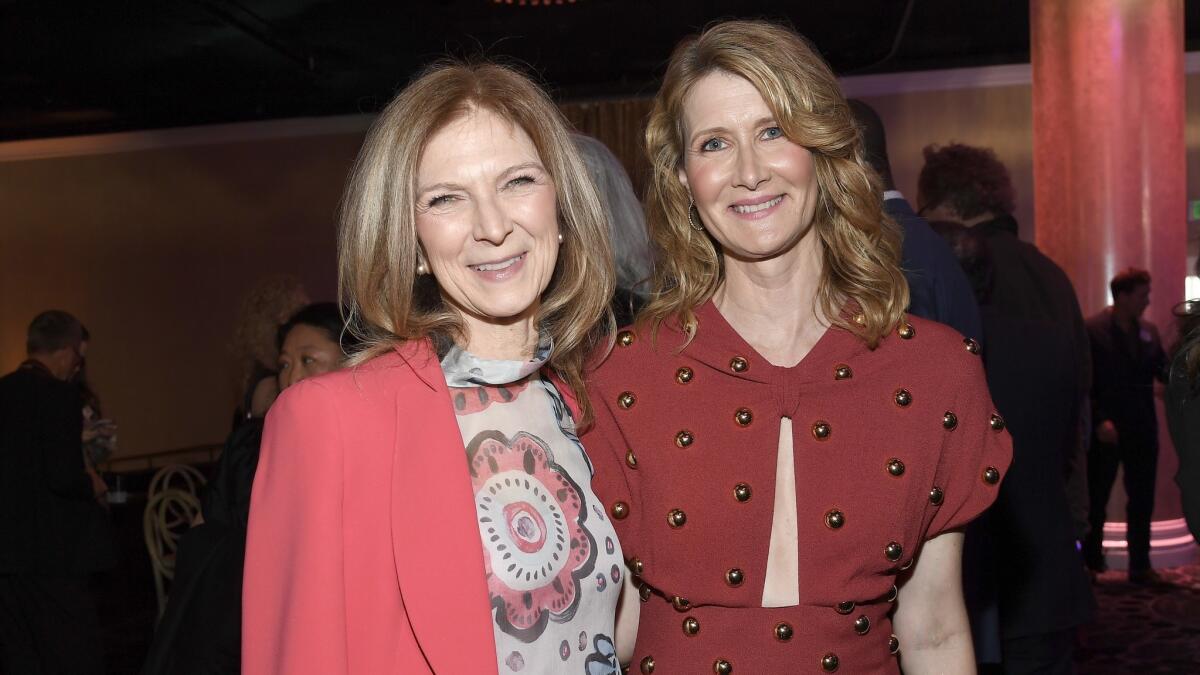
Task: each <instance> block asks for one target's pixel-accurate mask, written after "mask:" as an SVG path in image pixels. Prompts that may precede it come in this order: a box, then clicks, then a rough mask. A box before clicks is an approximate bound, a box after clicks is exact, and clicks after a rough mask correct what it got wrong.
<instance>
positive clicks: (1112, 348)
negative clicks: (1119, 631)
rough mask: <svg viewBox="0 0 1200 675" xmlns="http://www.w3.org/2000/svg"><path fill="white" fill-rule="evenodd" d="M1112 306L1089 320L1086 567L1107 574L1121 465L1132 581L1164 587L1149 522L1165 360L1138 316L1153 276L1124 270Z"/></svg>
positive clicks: (1151, 329)
mask: <svg viewBox="0 0 1200 675" xmlns="http://www.w3.org/2000/svg"><path fill="white" fill-rule="evenodd" d="M1109 290H1111V291H1112V297H1113V304H1112V306H1111V307H1108V308H1105V309H1103V310H1101V311H1100V313H1098V314H1096V315H1095V316H1093V317H1092V318H1090V319H1088V322H1087V330H1088V336H1089V337H1090V338H1091V344H1092V364H1093V373H1094V374H1093V380H1092V425H1093V427H1094V433H1093V436H1092V446H1091V449H1090V451H1089V453H1088V482H1089V484H1090V493H1091V507H1090V509H1089V514H1090V518H1091V523H1092V530H1091V533H1090V534H1089V535H1088V538H1087V543H1086V545H1085V547H1084V553H1085V556H1086V560H1087V563H1088V566H1089V567H1091V568H1092V569H1093V570H1095V571H1101V570H1103V569H1105V564H1104V551H1103V539H1104V536H1103V535H1104V521H1105V516H1106V511H1107V508H1108V495H1109V492H1110V491H1111V490H1112V485H1113V481H1114V480H1116V477H1117V466H1118V465H1119V464H1124V466H1125V494H1126V495H1127V496H1128V498H1129V501H1128V503H1127V504H1126V508H1125V515H1126V519H1125V522H1126V525H1127V528H1128V529H1127V531H1126V537H1125V538H1126V541H1127V542H1128V543H1129V580H1130V581H1131V582H1134V583H1153V582H1157V581H1161V579H1160V578H1159V577H1158V575H1157V574H1156V573H1155V572H1154V570H1152V569H1150V517H1151V516H1152V515H1153V513H1154V481H1155V478H1156V477H1157V475H1158V416H1157V415H1156V413H1155V410H1154V380H1156V379H1157V380H1159V381H1165V378H1166V375H1165V368H1166V362H1167V357H1166V353H1165V352H1164V351H1163V347H1162V341H1161V340H1160V339H1159V336H1158V328H1156V327H1155V326H1154V324H1152V323H1150V322H1149V321H1146V320H1145V319H1143V318H1142V313H1143V312H1145V311H1146V307H1148V306H1149V305H1150V273H1149V272H1146V271H1145V270H1139V269H1134V268H1129V269H1127V270H1125V271H1123V272H1121V273H1120V274H1117V275H1116V276H1115V277H1113V279H1112V281H1111V282H1109Z"/></svg>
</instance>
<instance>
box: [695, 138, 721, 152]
mask: <svg viewBox="0 0 1200 675" xmlns="http://www.w3.org/2000/svg"><path fill="white" fill-rule="evenodd" d="M723 147H725V142H724V141H722V140H721V139H719V138H710V139H708V140H707V141H704V144H703V145H701V146H700V151H701V152H712V151H714V150H720V149H721V148H723Z"/></svg>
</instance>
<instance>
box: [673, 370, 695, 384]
mask: <svg viewBox="0 0 1200 675" xmlns="http://www.w3.org/2000/svg"><path fill="white" fill-rule="evenodd" d="M694 374H695V373H693V372H692V369H691V368H688V367H687V366H683V367H682V368H680V369H679V370H677V371H675V381H676V382H678V383H679V384H687V383H688V382H691V381H692V376H693V375H694Z"/></svg>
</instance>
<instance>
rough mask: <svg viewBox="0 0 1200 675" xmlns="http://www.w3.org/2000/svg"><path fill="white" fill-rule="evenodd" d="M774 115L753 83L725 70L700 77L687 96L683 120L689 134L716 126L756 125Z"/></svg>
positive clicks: (684, 101)
mask: <svg viewBox="0 0 1200 675" xmlns="http://www.w3.org/2000/svg"><path fill="white" fill-rule="evenodd" d="M770 115H772V112H771V107H770V106H768V105H767V102H766V100H765V99H764V98H763V97H762V94H760V93H759V92H758V89H756V88H755V87H754V85H753V84H751V83H750V81H749V80H747V79H746V78H744V77H742V76H740V75H734V74H733V73H730V72H727V71H724V70H714V71H712V72H710V73H708V74H707V75H705V76H704V77H702V78H700V79H699V80H697V81H696V83H695V84H693V85H692V87H691V89H689V90H688V92H687V94H686V95H685V96H684V97H683V121H684V125H685V126H686V128H687V129H688V130H689V131H690V130H692V129H696V128H699V127H703V126H710V125H715V124H720V125H727V124H737V123H739V122H746V123H752V122H755V121H757V120H759V119H761V118H763V117H767V116H770Z"/></svg>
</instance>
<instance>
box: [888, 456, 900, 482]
mask: <svg viewBox="0 0 1200 675" xmlns="http://www.w3.org/2000/svg"><path fill="white" fill-rule="evenodd" d="M887 472H888V473H889V474H891V475H893V476H895V477H896V478H899V477H900V476H903V475H904V462H902V461H900V458H898V457H893V458H891V459H889V460H888V463H887Z"/></svg>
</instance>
